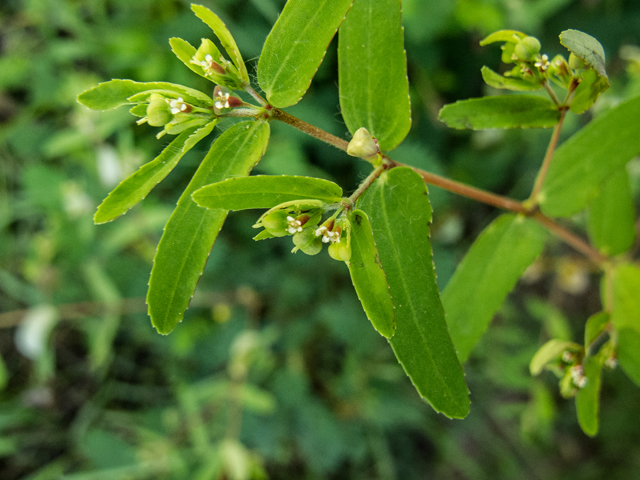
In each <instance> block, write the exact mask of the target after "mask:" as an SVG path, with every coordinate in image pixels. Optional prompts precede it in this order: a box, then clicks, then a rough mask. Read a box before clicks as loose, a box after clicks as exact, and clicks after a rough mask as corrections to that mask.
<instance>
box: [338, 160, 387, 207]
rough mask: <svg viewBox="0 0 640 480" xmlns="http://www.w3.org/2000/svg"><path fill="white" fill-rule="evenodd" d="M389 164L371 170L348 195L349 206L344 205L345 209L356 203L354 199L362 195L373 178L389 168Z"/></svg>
mask: <svg viewBox="0 0 640 480" xmlns="http://www.w3.org/2000/svg"><path fill="white" fill-rule="evenodd" d="M389 166H390V165H389V164H382V165H380V166H378V167H376V168H375V170H374V171H373V172H371V173H370V174H369V176H368V177H367V178H365V179H364V181H363V182H362V183H361V184H360V186H359V187H358V189H357V190H356V191H355V192H353V195H351V196H350V197H349V202H350V205H349V206H346V205H345V209H347V210H348V209H350V208H351V207H352V206H353V205H354V204H355V203H356V200H358V198H360V195H362V194H363V193H364V192H365V191H366V190H367V188H369V187H370V186H371V184H372V183H373V182H374V181H375V179H376V178H378V177H379V176H380V174H381V173H382V172H384V171H385V170H386V169H387V168H389Z"/></svg>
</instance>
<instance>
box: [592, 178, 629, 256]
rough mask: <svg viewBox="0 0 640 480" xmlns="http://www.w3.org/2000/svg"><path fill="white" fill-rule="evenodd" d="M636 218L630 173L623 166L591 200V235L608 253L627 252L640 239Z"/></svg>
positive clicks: (599, 246)
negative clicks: (637, 233)
mask: <svg viewBox="0 0 640 480" xmlns="http://www.w3.org/2000/svg"><path fill="white" fill-rule="evenodd" d="M635 220H636V214H635V208H634V204H633V196H632V195H631V186H630V185H629V175H628V174H627V171H626V170H625V169H624V168H621V169H619V170H618V171H616V172H615V173H614V174H613V175H611V176H610V177H609V178H608V179H607V180H605V182H604V183H603V184H602V187H601V188H600V191H599V192H598V195H597V196H596V197H595V198H594V199H593V200H592V201H591V202H590V203H589V222H588V224H587V229H588V231H589V237H590V238H591V241H592V242H593V244H594V245H595V246H596V247H598V249H599V250H600V251H601V252H602V253H604V254H605V255H618V254H619V253H624V252H626V251H627V250H629V248H631V246H632V245H633V242H634V240H635V239H636V227H635Z"/></svg>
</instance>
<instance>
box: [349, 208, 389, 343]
mask: <svg viewBox="0 0 640 480" xmlns="http://www.w3.org/2000/svg"><path fill="white" fill-rule="evenodd" d="M350 220H351V259H350V260H349V261H348V262H347V265H348V267H349V273H351V281H352V282H353V286H354V287H355V289H356V293H357V294H358V298H359V299H360V303H362V307H363V308H364V311H365V313H366V314H367V317H368V318H369V320H370V321H371V324H372V325H373V328H375V329H376V330H377V331H378V333H380V335H383V336H385V337H387V338H389V337H392V336H393V334H394V332H395V329H396V318H395V311H394V310H395V307H394V306H393V301H392V300H391V295H390V293H389V284H388V283H387V276H386V275H385V273H384V270H383V269H382V264H381V263H380V258H379V257H378V248H377V247H376V242H375V240H374V238H373V231H372V230H371V224H370V223H369V218H368V217H367V215H366V214H365V213H364V212H363V211H361V210H355V211H354V212H353V213H352V214H351V216H350Z"/></svg>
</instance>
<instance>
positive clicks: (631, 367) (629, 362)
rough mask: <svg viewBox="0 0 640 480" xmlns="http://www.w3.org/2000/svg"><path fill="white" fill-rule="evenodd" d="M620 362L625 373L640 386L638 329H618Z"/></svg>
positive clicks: (639, 341)
mask: <svg viewBox="0 0 640 480" xmlns="http://www.w3.org/2000/svg"><path fill="white" fill-rule="evenodd" d="M618 362H620V366H621V367H622V370H624V373H626V374H627V376H628V377H629V378H630V379H631V380H632V381H633V383H635V384H636V385H638V386H639V387H640V333H638V331H637V330H634V329H631V328H621V329H620V330H618Z"/></svg>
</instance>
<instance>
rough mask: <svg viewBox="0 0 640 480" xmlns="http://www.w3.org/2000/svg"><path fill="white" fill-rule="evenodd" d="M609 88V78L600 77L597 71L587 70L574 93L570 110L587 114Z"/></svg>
mask: <svg viewBox="0 0 640 480" xmlns="http://www.w3.org/2000/svg"><path fill="white" fill-rule="evenodd" d="M607 88H609V80H608V79H607V77H600V76H599V75H598V74H597V73H596V72H595V70H592V69H589V70H586V71H585V72H584V73H583V74H582V79H581V81H580V84H579V85H578V88H576V90H575V92H574V93H573V100H572V101H571V105H570V107H569V108H571V111H572V112H573V113H577V114H581V113H584V112H586V111H587V110H589V109H590V108H591V106H592V105H593V104H594V103H595V102H596V100H597V99H598V97H599V96H600V94H601V93H602V92H604V91H605V90H606V89H607Z"/></svg>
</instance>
